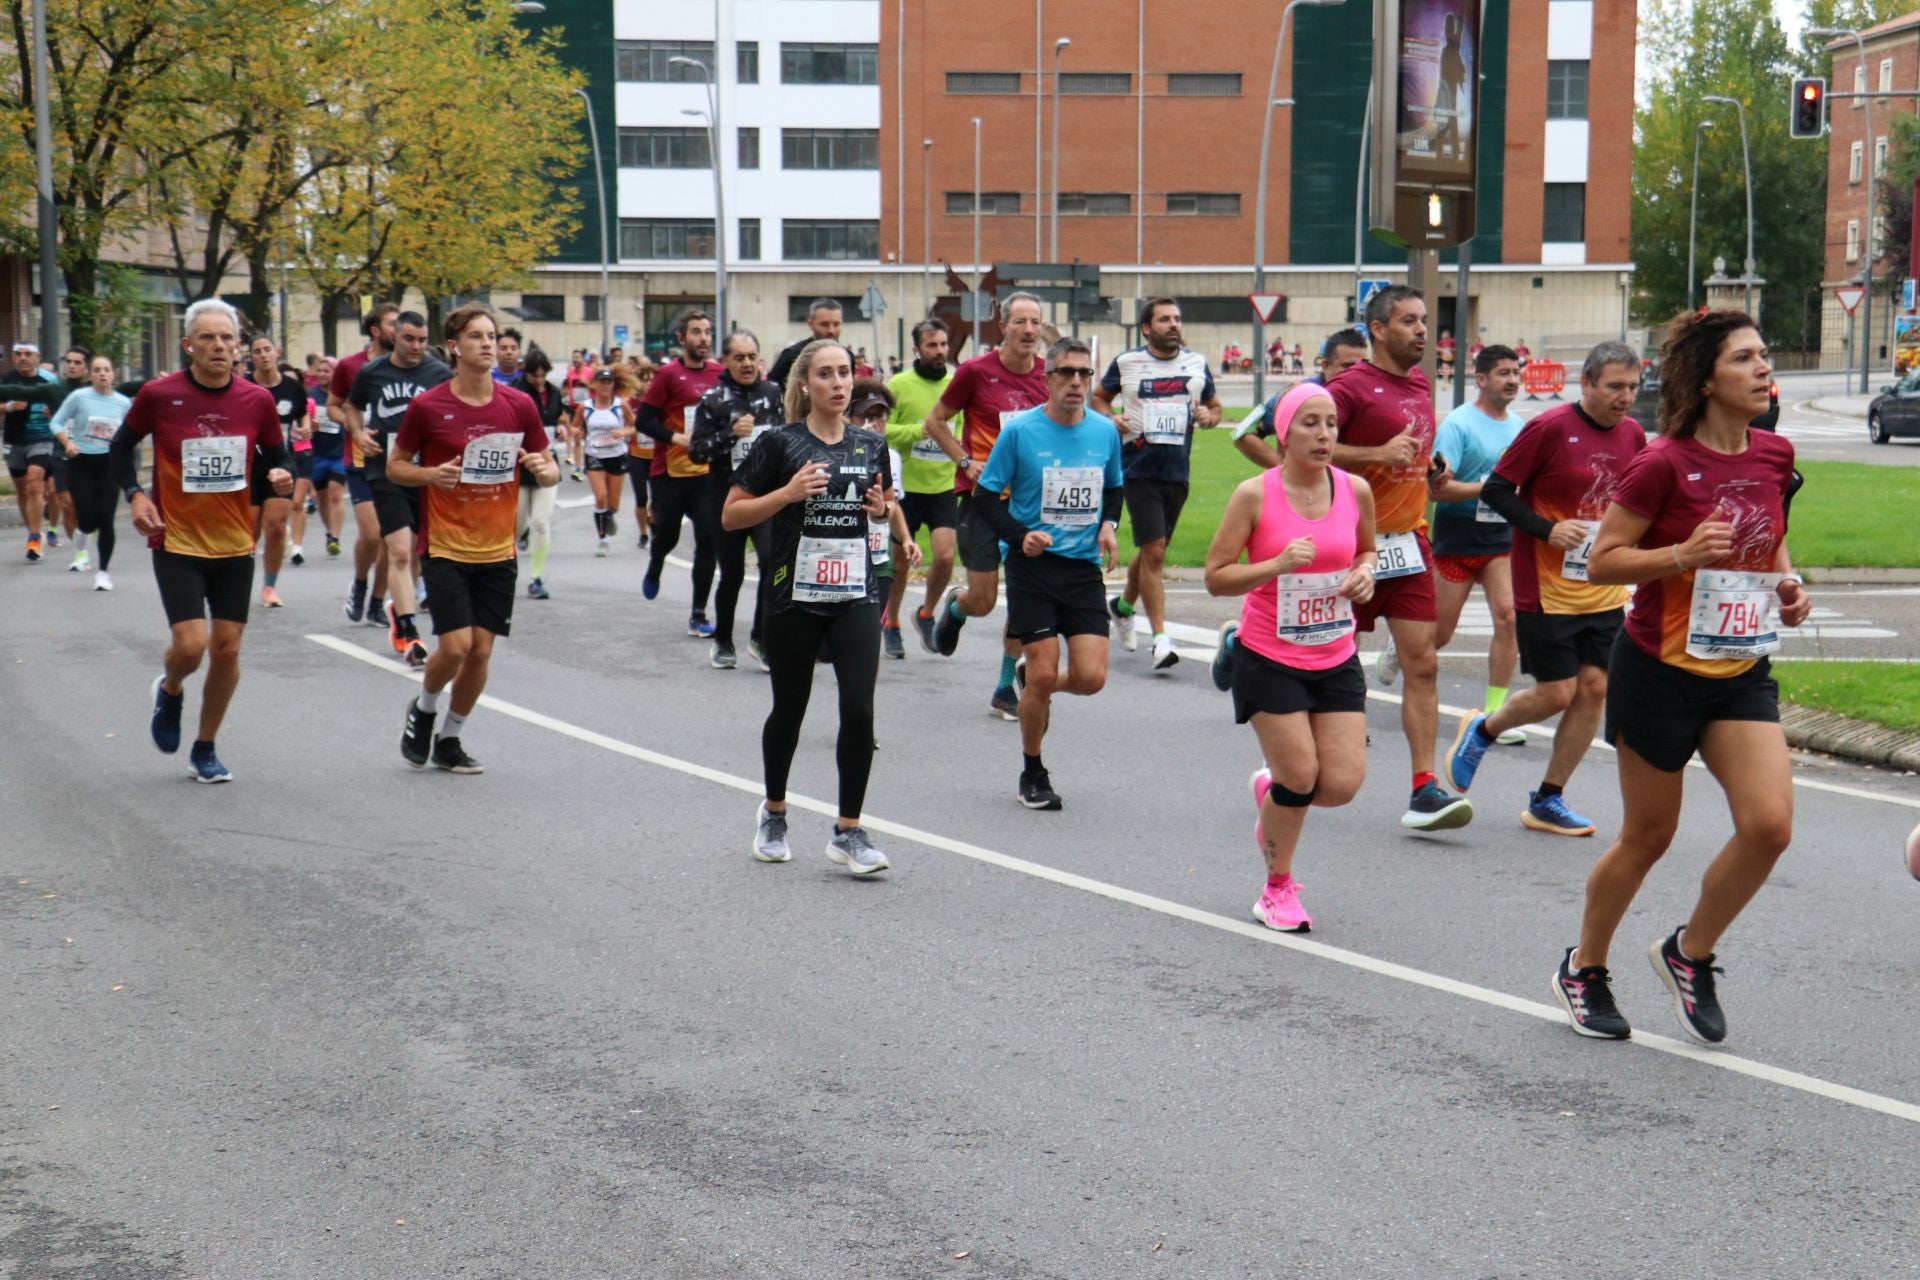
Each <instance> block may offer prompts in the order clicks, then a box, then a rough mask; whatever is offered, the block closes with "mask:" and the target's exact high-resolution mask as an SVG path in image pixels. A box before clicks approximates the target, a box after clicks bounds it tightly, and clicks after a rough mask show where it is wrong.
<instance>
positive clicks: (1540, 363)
mask: <svg viewBox="0 0 1920 1280" xmlns="http://www.w3.org/2000/svg"><path fill="white" fill-rule="evenodd" d="M1521 381H1522V382H1523V383H1524V384H1525V386H1526V388H1527V399H1529V400H1538V399H1539V398H1540V397H1541V396H1542V395H1545V396H1546V397H1547V398H1549V399H1552V400H1558V399H1559V398H1560V393H1561V392H1562V391H1565V390H1566V389H1567V366H1565V365H1564V364H1561V363H1560V362H1559V361H1558V360H1530V361H1528V362H1527V367H1526V370H1525V371H1524V372H1523V373H1522V374H1521Z"/></svg>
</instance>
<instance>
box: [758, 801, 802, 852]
mask: <svg viewBox="0 0 1920 1280" xmlns="http://www.w3.org/2000/svg"><path fill="white" fill-rule="evenodd" d="M754 821H755V824H756V825H755V828H754V832H753V856H754V857H755V858H757V859H759V860H760V861H761V862H786V861H787V860H788V859H790V858H792V857H793V850H792V848H790V847H789V846H788V844H787V811H786V810H785V809H782V810H781V811H780V812H779V813H774V812H773V811H772V810H770V809H768V808H767V806H766V802H765V801H762V802H761V804H760V812H759V813H758V814H757V815H756V816H755V818H754Z"/></svg>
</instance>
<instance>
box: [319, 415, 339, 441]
mask: <svg viewBox="0 0 1920 1280" xmlns="http://www.w3.org/2000/svg"><path fill="white" fill-rule="evenodd" d="M313 429H314V430H315V431H318V432H319V433H320V434H321V435H323V436H337V435H339V434H340V424H339V423H337V422H335V421H334V420H333V419H332V418H329V417H327V416H326V415H325V414H322V415H321V416H320V420H319V421H318V422H316V423H314V424H313Z"/></svg>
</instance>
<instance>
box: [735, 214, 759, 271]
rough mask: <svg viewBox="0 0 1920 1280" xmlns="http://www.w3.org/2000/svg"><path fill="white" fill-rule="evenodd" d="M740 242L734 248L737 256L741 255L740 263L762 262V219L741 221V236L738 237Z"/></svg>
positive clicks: (744, 219) (743, 219)
mask: <svg viewBox="0 0 1920 1280" xmlns="http://www.w3.org/2000/svg"><path fill="white" fill-rule="evenodd" d="M738 241H739V243H738V244H736V245H735V246H734V251H735V252H736V253H737V254H739V256H740V261H742V262H758V261H760V219H758V218H742V219H740V234H739V237H738Z"/></svg>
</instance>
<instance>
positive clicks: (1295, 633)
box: [1273, 573, 1353, 645]
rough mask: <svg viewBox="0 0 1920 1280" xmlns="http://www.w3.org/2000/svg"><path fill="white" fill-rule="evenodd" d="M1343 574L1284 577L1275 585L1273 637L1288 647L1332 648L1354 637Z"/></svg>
mask: <svg viewBox="0 0 1920 1280" xmlns="http://www.w3.org/2000/svg"><path fill="white" fill-rule="evenodd" d="M1346 576H1347V575H1346V574H1344V573H1286V574H1282V575H1280V578H1279V580H1278V581H1277V582H1275V584H1274V610H1273V612H1274V622H1275V627H1274V634H1275V635H1276V636H1278V637H1279V638H1280V639H1282V640H1285V641H1286V642H1287V643H1289V644H1299V645H1322V644H1332V643H1333V642H1334V641H1336V640H1338V639H1340V638H1341V637H1343V636H1349V635H1352V634H1353V601H1351V600H1349V599H1347V598H1346V597H1345V596H1343V595H1341V594H1340V584H1341V583H1342V582H1343V581H1345V580H1346Z"/></svg>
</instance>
